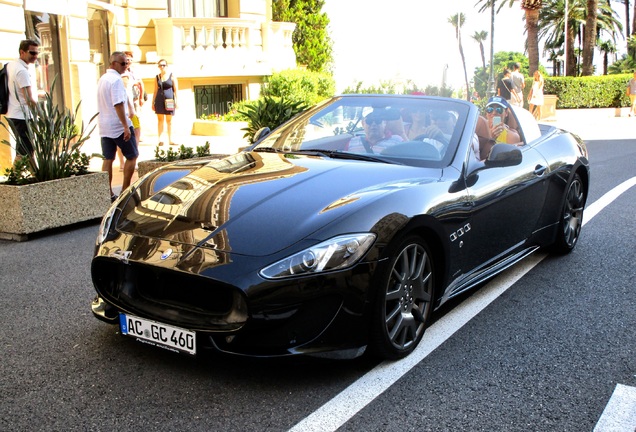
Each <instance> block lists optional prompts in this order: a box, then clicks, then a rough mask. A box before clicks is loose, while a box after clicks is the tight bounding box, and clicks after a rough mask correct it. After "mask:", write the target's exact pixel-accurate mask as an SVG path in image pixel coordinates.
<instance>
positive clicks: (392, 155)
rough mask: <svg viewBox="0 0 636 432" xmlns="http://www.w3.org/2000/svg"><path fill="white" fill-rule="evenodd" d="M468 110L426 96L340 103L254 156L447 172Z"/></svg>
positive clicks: (278, 135) (308, 116)
mask: <svg viewBox="0 0 636 432" xmlns="http://www.w3.org/2000/svg"><path fill="white" fill-rule="evenodd" d="M469 106H470V105H469V104H467V103H465V102H462V101H457V100H453V99H442V98H434V97H423V96H383V95H374V96H368V95H365V96H341V97H336V98H333V99H330V100H329V101H328V102H325V103H323V104H320V105H318V106H316V107H314V108H312V109H310V110H308V111H306V112H304V113H302V114H300V115H298V116H297V117H295V118H294V119H293V120H291V121H290V122H288V123H287V124H286V125H284V126H283V127H281V128H278V129H277V130H275V131H274V132H273V133H272V134H270V135H268V136H267V137H266V138H265V139H263V140H262V141H261V142H260V143H259V144H258V145H257V146H256V147H255V148H254V150H255V151H280V152H285V153H310V154H316V153H320V154H323V155H326V156H329V157H345V155H346V157H347V158H348V159H355V158H356V156H355V155H359V158H361V159H362V158H365V160H375V161H378V162H383V161H385V162H388V163H403V164H410V165H420V166H422V165H425V166H444V165H445V164H448V163H449V161H450V160H451V159H452V157H453V155H454V154H455V151H456V149H457V145H458V143H459V140H460V138H461V136H462V131H463V130H464V128H465V124H466V118H467V115H468V111H469ZM368 156H373V158H369V157H368Z"/></svg>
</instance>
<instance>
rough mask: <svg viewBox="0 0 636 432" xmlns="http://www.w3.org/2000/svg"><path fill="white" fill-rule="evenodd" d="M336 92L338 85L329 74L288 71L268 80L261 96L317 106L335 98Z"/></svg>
mask: <svg viewBox="0 0 636 432" xmlns="http://www.w3.org/2000/svg"><path fill="white" fill-rule="evenodd" d="M335 91H336V84H335V82H334V79H333V77H332V76H331V75H329V74H326V73H324V72H312V71H308V70H303V69H288V70H284V71H281V72H276V73H274V74H272V76H271V77H269V78H268V79H267V80H266V82H265V85H264V86H263V90H262V93H261V94H262V96H272V97H279V98H283V99H286V100H290V101H300V102H304V103H305V104H307V105H315V104H317V103H318V102H320V101H322V100H324V99H327V98H330V97H331V96H333V95H334V93H335Z"/></svg>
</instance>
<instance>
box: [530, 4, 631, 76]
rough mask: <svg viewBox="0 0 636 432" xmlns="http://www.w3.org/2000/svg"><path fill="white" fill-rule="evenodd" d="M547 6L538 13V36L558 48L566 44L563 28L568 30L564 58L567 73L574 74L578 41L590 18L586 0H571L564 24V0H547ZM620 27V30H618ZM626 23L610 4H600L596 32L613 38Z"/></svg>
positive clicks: (568, 74)
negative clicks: (566, 20)
mask: <svg viewBox="0 0 636 432" xmlns="http://www.w3.org/2000/svg"><path fill="white" fill-rule="evenodd" d="M543 4H544V7H543V9H542V10H541V13H540V15H539V26H540V28H541V30H540V31H539V37H540V38H542V39H543V38H545V45H546V46H549V47H552V48H556V47H559V46H562V45H563V43H564V40H563V37H564V36H563V35H564V29H567V47H566V50H567V58H566V59H565V65H566V66H565V75H567V76H575V75H576V70H577V62H576V53H575V49H574V43H575V40H576V39H578V38H580V37H581V32H580V29H581V28H582V27H583V26H584V25H585V23H586V19H587V0H569V6H568V14H567V15H568V22H567V26H566V25H565V23H564V21H565V2H564V0H544V1H543ZM617 29H618V31H617ZM622 29H623V26H622V24H621V22H620V21H619V20H618V18H617V14H616V12H614V11H613V10H612V8H611V6H610V5H608V4H607V3H606V2H601V3H598V15H597V21H596V35H598V34H600V33H601V32H607V33H608V34H609V35H610V36H611V37H612V39H615V38H616V35H617V34H618V32H620V31H622Z"/></svg>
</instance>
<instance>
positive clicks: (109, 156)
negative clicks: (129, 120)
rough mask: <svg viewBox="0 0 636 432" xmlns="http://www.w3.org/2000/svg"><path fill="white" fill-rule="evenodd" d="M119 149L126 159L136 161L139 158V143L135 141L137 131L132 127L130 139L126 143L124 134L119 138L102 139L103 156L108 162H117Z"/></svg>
mask: <svg viewBox="0 0 636 432" xmlns="http://www.w3.org/2000/svg"><path fill="white" fill-rule="evenodd" d="M117 147H119V148H120V149H121V153H122V154H123V155H124V157H125V158H126V159H135V158H136V157H137V156H139V150H138V149H137V141H136V140H135V131H134V130H133V128H132V126H131V127H130V139H129V140H128V141H124V133H123V132H122V134H121V135H120V136H118V137H117V138H108V137H102V154H103V155H104V159H106V160H115V154H116V153H117Z"/></svg>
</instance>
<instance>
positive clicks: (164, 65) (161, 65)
mask: <svg viewBox="0 0 636 432" xmlns="http://www.w3.org/2000/svg"><path fill="white" fill-rule="evenodd" d="M166 66H168V65H166V64H160V65H159V67H166Z"/></svg>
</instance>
